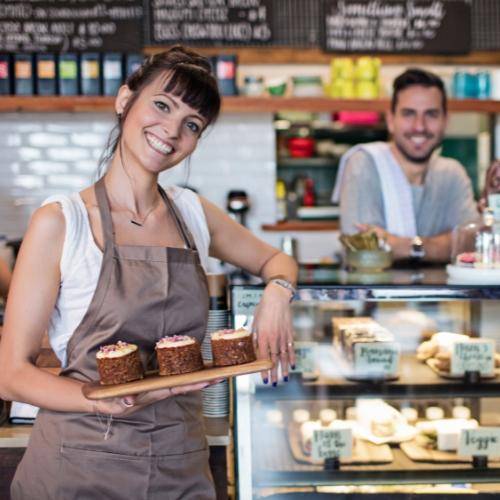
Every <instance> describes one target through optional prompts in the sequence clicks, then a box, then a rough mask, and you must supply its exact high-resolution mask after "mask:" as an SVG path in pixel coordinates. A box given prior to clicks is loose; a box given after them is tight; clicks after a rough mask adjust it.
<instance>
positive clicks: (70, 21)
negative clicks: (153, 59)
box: [0, 0, 144, 53]
mask: <svg viewBox="0 0 500 500" xmlns="http://www.w3.org/2000/svg"><path fill="white" fill-rule="evenodd" d="M143 15H144V5H143V0H2V3H1V5H0V52H36V53H40V52H86V51H92V52H140V51H142V49H143V45H144V43H143V42H144V40H143V31H144V29H143Z"/></svg>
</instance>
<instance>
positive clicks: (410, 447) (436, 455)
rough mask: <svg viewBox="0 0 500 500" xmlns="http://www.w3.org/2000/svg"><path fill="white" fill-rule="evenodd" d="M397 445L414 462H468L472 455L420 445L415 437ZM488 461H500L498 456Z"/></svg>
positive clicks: (470, 460)
mask: <svg viewBox="0 0 500 500" xmlns="http://www.w3.org/2000/svg"><path fill="white" fill-rule="evenodd" d="M399 447H400V448H401V449H402V450H403V452H404V453H405V454H406V456H407V457H408V458H410V459H411V460H413V461H414V462H435V463H450V464H452V463H469V462H472V457H464V456H460V455H457V454H456V453H455V452H453V451H440V450H433V449H428V448H425V447H424V446H421V445H420V444H419V443H418V442H417V441H416V440H415V439H413V440H411V441H405V442H404V443H401V444H400V445H399ZM489 461H490V462H500V457H493V458H490V459H489Z"/></svg>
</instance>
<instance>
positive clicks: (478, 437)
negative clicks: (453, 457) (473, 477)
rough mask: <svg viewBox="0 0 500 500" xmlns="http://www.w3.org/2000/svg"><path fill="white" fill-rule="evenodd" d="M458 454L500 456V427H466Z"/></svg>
mask: <svg viewBox="0 0 500 500" xmlns="http://www.w3.org/2000/svg"><path fill="white" fill-rule="evenodd" d="M458 454H459V455H462V456H487V457H500V427H479V428H477V429H464V430H463V431H462V432H461V434H460V440H459V443H458Z"/></svg>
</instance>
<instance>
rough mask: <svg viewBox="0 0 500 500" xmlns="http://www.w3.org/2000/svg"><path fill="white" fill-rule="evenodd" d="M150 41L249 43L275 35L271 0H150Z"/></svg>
mask: <svg viewBox="0 0 500 500" xmlns="http://www.w3.org/2000/svg"><path fill="white" fill-rule="evenodd" d="M147 6H148V9H149V10H148V12H147V18H148V19H149V23H148V25H147V29H148V32H149V34H148V39H149V40H148V43H149V44H150V45H155V44H161V45H163V44H171V43H176V42H179V43H183V42H189V43H194V44H196V43H200V42H201V43H213V44H219V45H220V44H228V45H235V44H236V45H237V44H241V43H244V44H247V45H251V44H252V43H262V42H269V41H271V38H272V31H271V28H272V0H151V1H150V2H148V3H147Z"/></svg>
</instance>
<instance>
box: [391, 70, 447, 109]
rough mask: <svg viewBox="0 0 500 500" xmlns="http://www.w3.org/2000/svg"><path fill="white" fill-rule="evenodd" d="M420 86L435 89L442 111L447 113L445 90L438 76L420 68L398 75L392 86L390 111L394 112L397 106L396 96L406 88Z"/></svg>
mask: <svg viewBox="0 0 500 500" xmlns="http://www.w3.org/2000/svg"><path fill="white" fill-rule="evenodd" d="M413 85H420V86H421V87H436V88H437V89H438V90H439V91H440V92H441V97H442V101H441V102H442V105H443V111H444V112H445V114H446V112H447V108H448V106H447V100H446V89H445V87H444V83H443V80H441V78H439V76H437V75H435V74H434V73H431V72H430V71H425V70H423V69H420V68H410V69H407V70H406V71H405V72H404V73H402V74H401V75H399V76H398V77H397V78H396V79H395V80H394V83H393V84H392V100H391V111H392V112H393V113H394V112H395V111H396V106H397V104H398V94H399V93H400V92H401V91H402V90H404V89H407V88H408V87H412V86H413Z"/></svg>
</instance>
